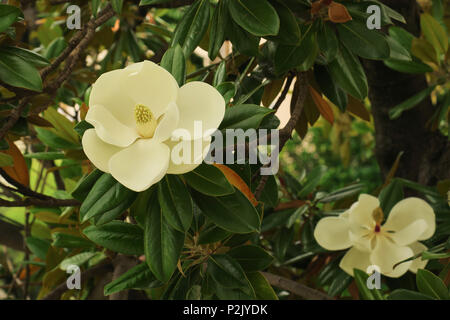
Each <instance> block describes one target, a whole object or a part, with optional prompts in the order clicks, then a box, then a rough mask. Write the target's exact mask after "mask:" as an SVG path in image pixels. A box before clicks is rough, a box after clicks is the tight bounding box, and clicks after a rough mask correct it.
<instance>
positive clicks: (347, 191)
mask: <svg viewBox="0 0 450 320" xmlns="http://www.w3.org/2000/svg"><path fill="white" fill-rule="evenodd" d="M363 187H364V185H363V184H360V183H356V184H352V185H349V186H347V187H344V188H341V189H339V190H336V191H333V192H330V193H329V194H327V195H326V196H324V197H323V198H320V200H319V202H321V203H328V202H334V201H338V200H341V199H345V198H348V197H350V196H353V195H355V194H358V193H360V191H361V190H362V188H363Z"/></svg>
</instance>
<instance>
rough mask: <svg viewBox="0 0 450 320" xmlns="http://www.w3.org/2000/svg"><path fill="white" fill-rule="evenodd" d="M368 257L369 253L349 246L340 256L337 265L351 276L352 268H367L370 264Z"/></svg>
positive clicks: (364, 269) (363, 269)
mask: <svg viewBox="0 0 450 320" xmlns="http://www.w3.org/2000/svg"><path fill="white" fill-rule="evenodd" d="M369 258H370V253H368V252H365V251H361V250H358V249H356V248H351V249H350V250H348V251H347V253H346V254H345V256H344V257H343V258H342V260H341V262H340V263H339V267H341V269H342V270H344V271H345V272H347V273H348V274H349V275H351V276H353V269H360V270H362V271H365V272H366V271H367V268H368V267H369V266H370V265H371V263H370V259H369Z"/></svg>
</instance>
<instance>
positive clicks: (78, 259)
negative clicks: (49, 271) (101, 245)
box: [59, 252, 99, 271]
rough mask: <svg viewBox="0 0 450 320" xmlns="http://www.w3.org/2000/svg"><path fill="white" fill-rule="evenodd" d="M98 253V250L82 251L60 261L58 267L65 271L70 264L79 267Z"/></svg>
mask: <svg viewBox="0 0 450 320" xmlns="http://www.w3.org/2000/svg"><path fill="white" fill-rule="evenodd" d="M98 254H99V253H98V252H82V253H79V254H76V255H74V256H71V257H69V258H66V259H64V260H63V261H61V263H60V264H59V268H60V269H61V270H64V271H65V270H67V268H68V267H69V266H70V265H72V264H73V265H76V266H78V267H80V266H81V265H82V264H83V263H86V262H88V261H89V260H90V259H91V258H92V257H94V256H96V255H98Z"/></svg>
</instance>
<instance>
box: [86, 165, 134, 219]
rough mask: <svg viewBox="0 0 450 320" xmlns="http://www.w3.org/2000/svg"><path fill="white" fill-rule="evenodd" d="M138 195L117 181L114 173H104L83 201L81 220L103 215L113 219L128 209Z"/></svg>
mask: <svg viewBox="0 0 450 320" xmlns="http://www.w3.org/2000/svg"><path fill="white" fill-rule="evenodd" d="M136 196H137V193H136V192H134V191H132V190H130V189H128V188H126V187H125V186H123V185H122V184H120V183H119V182H117V180H115V179H114V178H113V177H112V175H110V174H104V175H102V176H101V177H100V178H99V179H98V180H97V182H96V183H95V184H94V186H93V187H92V189H91V191H90V192H89V194H88V195H87V197H86V199H85V200H84V201H83V204H82V205H81V207H80V220H81V221H82V222H84V221H87V220H89V219H90V218H92V217H96V216H103V215H107V216H108V217H109V220H112V219H114V217H117V216H119V215H120V214H122V213H123V212H124V211H125V210H126V209H128V208H129V207H130V205H131V204H132V203H133V201H134V200H135V199H136ZM111 218H112V219H111ZM102 222H103V223H104V221H102Z"/></svg>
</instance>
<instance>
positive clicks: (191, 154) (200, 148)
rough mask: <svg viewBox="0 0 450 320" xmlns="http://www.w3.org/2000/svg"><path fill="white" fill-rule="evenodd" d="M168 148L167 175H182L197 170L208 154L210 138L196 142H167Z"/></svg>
mask: <svg viewBox="0 0 450 320" xmlns="http://www.w3.org/2000/svg"><path fill="white" fill-rule="evenodd" d="M164 143H165V144H167V145H168V146H169V148H170V164H169V168H168V169H167V173H169V174H183V173H186V172H189V171H192V170H194V169H195V168H197V167H198V166H199V165H200V164H201V163H202V161H203V159H205V157H206V156H207V154H208V151H209V148H210V145H211V138H207V139H197V140H180V141H172V140H167V141H165V142H164Z"/></svg>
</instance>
